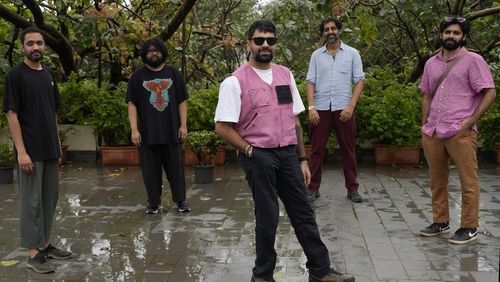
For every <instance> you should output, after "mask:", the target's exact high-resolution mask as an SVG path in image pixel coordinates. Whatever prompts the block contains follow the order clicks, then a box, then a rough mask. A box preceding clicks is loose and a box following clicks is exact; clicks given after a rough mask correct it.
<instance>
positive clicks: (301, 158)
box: [299, 156, 309, 162]
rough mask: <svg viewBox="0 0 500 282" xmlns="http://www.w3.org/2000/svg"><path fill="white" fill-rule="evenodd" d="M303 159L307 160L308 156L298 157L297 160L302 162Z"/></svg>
mask: <svg viewBox="0 0 500 282" xmlns="http://www.w3.org/2000/svg"><path fill="white" fill-rule="evenodd" d="M303 161H309V157H308V156H305V157H299V162H303Z"/></svg>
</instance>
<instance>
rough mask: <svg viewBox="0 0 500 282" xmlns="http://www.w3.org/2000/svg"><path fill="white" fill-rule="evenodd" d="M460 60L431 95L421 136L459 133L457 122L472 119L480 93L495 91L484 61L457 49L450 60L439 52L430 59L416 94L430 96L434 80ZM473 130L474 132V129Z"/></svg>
mask: <svg viewBox="0 0 500 282" xmlns="http://www.w3.org/2000/svg"><path fill="white" fill-rule="evenodd" d="M462 55H464V56H463V57H462V59H461V60H460V61H459V62H458V63H457V64H456V65H455V66H453V68H452V69H451V71H450V72H449V73H448V76H446V78H445V79H444V81H443V82H442V83H441V85H440V86H439V89H437V91H436V92H435V94H434V97H433V99H432V102H431V107H430V111H429V117H428V118H427V122H426V123H425V124H424V125H423V126H422V132H423V133H424V134H426V135H428V136H433V134H434V132H435V133H436V136H437V137H438V138H440V139H444V138H448V137H451V136H453V135H455V134H457V133H458V132H459V131H460V122H462V121H463V120H465V119H467V118H469V117H470V116H472V114H473V113H474V111H475V110H476V108H477V106H478V105H479V102H480V100H481V97H482V94H481V90H483V89H488V88H495V84H494V82H493V76H492V74H491V71H490V69H489V67H488V64H487V63H486V62H485V61H484V59H483V58H482V57H481V56H480V55H478V54H476V53H473V52H469V51H467V50H466V49H465V48H461V50H459V51H458V52H457V53H456V54H455V55H454V56H453V57H451V58H450V59H448V60H445V59H444V58H443V56H442V52H439V54H437V55H435V56H433V57H432V58H430V59H429V60H428V61H427V63H426V64H425V67H424V73H423V75H422V81H421V83H420V86H419V88H420V90H421V91H422V92H424V95H431V93H432V91H433V90H434V89H435V88H436V84H437V80H438V78H439V77H440V76H441V74H442V73H443V72H444V71H445V69H446V67H447V66H448V64H450V63H451V62H453V60H455V59H456V58H457V57H459V56H462ZM474 130H476V131H477V129H476V126H475V125H474Z"/></svg>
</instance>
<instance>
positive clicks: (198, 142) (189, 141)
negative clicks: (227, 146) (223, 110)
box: [184, 130, 224, 165]
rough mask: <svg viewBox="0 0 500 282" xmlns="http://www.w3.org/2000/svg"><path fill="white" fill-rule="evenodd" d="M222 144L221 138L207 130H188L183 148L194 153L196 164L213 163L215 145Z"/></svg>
mask: <svg viewBox="0 0 500 282" xmlns="http://www.w3.org/2000/svg"><path fill="white" fill-rule="evenodd" d="M223 144H224V142H223V141H222V139H221V138H220V137H219V136H218V135H217V134H216V133H215V132H214V131H209V130H201V131H193V132H190V133H189V134H188V136H187V138H186V141H185V142H184V148H186V149H189V150H191V151H193V153H195V155H196V157H197V158H198V163H197V164H198V165H213V164H214V160H215V156H216V154H217V147H220V146H222V145H223Z"/></svg>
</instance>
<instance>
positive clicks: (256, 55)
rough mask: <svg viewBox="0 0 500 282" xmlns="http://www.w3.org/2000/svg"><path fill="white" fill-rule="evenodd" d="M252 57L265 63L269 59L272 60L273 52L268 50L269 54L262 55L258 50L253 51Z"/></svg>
mask: <svg viewBox="0 0 500 282" xmlns="http://www.w3.org/2000/svg"><path fill="white" fill-rule="evenodd" d="M252 57H253V58H254V59H255V61H257V62H259V63H263V64H267V63H269V62H270V61H272V60H273V53H272V52H271V51H270V50H269V54H266V55H262V54H260V52H258V53H253V52H252Z"/></svg>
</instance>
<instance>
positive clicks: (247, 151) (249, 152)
mask: <svg viewBox="0 0 500 282" xmlns="http://www.w3.org/2000/svg"><path fill="white" fill-rule="evenodd" d="M252 154H253V147H252V145H248V146H247V147H246V148H245V155H246V156H247V158H250V159H251V158H252Z"/></svg>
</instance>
